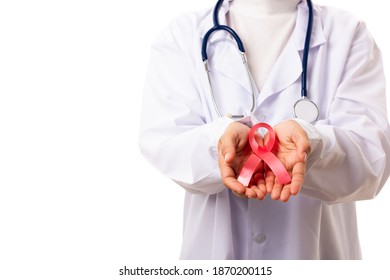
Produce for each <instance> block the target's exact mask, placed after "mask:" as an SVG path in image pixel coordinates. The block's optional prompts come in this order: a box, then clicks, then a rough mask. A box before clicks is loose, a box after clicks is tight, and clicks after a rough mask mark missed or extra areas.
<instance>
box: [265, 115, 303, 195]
mask: <svg viewBox="0 0 390 280" xmlns="http://www.w3.org/2000/svg"><path fill="white" fill-rule="evenodd" d="M274 131H275V134H276V137H277V140H278V141H277V142H278V143H277V144H275V146H274V150H273V153H274V154H275V155H276V156H277V157H278V158H279V160H280V161H281V162H282V163H283V165H284V166H285V168H286V169H287V171H288V172H289V174H290V175H291V178H292V179H291V182H290V183H288V184H286V185H281V184H280V183H279V182H278V180H277V179H276V177H275V175H274V174H273V172H272V171H271V170H266V178H265V181H266V182H265V183H266V189H267V193H269V194H271V197H272V199H274V200H279V199H280V200H281V201H283V202H286V201H288V200H289V199H290V197H291V196H292V195H296V194H297V193H298V192H299V191H300V190H301V188H302V185H303V182H304V179H305V175H306V160H307V157H308V155H309V154H310V141H309V138H308V137H307V134H306V131H305V130H304V129H303V128H302V127H301V126H300V125H299V124H298V123H297V122H295V121H293V120H288V121H284V122H281V123H279V124H277V125H276V126H275V127H274Z"/></svg>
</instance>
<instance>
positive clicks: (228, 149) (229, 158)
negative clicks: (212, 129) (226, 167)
mask: <svg viewBox="0 0 390 280" xmlns="http://www.w3.org/2000/svg"><path fill="white" fill-rule="evenodd" d="M218 148H219V154H220V155H221V156H222V158H223V160H224V161H225V163H227V164H229V163H232V162H233V160H234V158H235V156H236V143H234V141H233V139H231V138H229V139H224V141H223V142H222V141H220V143H219V147H218Z"/></svg>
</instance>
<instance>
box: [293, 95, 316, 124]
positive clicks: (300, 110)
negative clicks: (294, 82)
mask: <svg viewBox="0 0 390 280" xmlns="http://www.w3.org/2000/svg"><path fill="white" fill-rule="evenodd" d="M293 113H294V116H295V117H296V118H299V119H302V120H305V121H307V122H309V123H312V124H314V123H315V122H316V121H317V120H318V117H319V110H318V107H317V105H316V104H315V103H314V102H313V101H311V100H310V99H308V98H302V99H299V100H298V101H297V102H295V104H294V112H293Z"/></svg>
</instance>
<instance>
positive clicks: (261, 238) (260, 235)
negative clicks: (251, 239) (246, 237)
mask: <svg viewBox="0 0 390 280" xmlns="http://www.w3.org/2000/svg"><path fill="white" fill-rule="evenodd" d="M266 239H267V236H266V235H265V234H264V233H258V234H256V236H255V241H256V243H257V244H262V243H264V241H265V240H266Z"/></svg>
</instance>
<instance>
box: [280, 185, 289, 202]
mask: <svg viewBox="0 0 390 280" xmlns="http://www.w3.org/2000/svg"><path fill="white" fill-rule="evenodd" d="M290 197H291V184H288V185H285V186H284V187H283V189H282V191H281V194H280V200H281V201H282V202H287V201H288V200H289V199H290Z"/></svg>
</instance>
